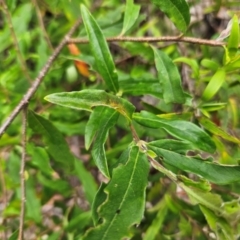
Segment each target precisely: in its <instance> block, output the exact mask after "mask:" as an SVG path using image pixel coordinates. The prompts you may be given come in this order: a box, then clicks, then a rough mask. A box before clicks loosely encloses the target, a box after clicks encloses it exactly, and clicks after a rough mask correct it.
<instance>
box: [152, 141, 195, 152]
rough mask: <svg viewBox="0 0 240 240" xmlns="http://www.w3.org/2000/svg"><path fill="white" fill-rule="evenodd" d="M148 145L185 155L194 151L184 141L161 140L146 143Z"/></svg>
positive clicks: (191, 146)
mask: <svg viewBox="0 0 240 240" xmlns="http://www.w3.org/2000/svg"><path fill="white" fill-rule="evenodd" d="M148 145H150V146H153V147H157V148H164V149H166V150H169V151H173V152H177V153H181V154H185V153H186V152H187V151H188V150H194V147H193V145H192V144H190V143H188V142H184V141H178V140H173V139H161V140H156V141H152V142H150V143H148Z"/></svg>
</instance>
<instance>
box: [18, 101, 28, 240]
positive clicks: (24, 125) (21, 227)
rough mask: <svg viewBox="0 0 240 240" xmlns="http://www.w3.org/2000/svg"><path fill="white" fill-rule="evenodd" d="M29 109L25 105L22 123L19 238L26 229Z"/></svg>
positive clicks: (21, 237)
mask: <svg viewBox="0 0 240 240" xmlns="http://www.w3.org/2000/svg"><path fill="white" fill-rule="evenodd" d="M27 109H28V104H26V105H24V107H23V112H22V113H23V123H22V158H21V169H20V180H21V213H20V220H19V234H18V240H22V239H24V238H23V231H24V217H25V202H26V187H25V177H24V172H25V163H26V145H27Z"/></svg>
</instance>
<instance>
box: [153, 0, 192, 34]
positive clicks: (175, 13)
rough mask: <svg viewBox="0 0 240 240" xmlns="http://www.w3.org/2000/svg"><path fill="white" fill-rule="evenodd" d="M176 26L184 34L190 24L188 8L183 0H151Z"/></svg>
mask: <svg viewBox="0 0 240 240" xmlns="http://www.w3.org/2000/svg"><path fill="white" fill-rule="evenodd" d="M152 2H153V3H154V4H156V5H157V6H158V7H159V8H160V9H161V11H163V12H164V13H165V14H166V15H167V16H168V17H169V18H170V19H171V20H172V21H173V23H174V24H175V25H176V27H177V28H178V29H179V30H180V31H182V32H185V31H186V30H187V27H188V25H189V23H190V13H189V7H188V4H187V2H186V1H185V0H152Z"/></svg>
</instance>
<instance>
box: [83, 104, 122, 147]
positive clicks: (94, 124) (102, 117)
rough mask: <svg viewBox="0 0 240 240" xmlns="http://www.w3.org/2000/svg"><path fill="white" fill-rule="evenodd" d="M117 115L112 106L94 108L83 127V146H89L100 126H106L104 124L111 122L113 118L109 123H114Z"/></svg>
mask: <svg viewBox="0 0 240 240" xmlns="http://www.w3.org/2000/svg"><path fill="white" fill-rule="evenodd" d="M114 116H115V118H114ZM117 117H118V112H117V111H115V110H114V109H112V108H107V107H104V106H103V107H102V106H99V107H96V108H94V110H93V112H92V114H91V116H90V118H89V120H88V122H87V125H86V128H85V148H86V149H87V150H88V149H89V148H90V146H91V144H92V142H93V140H94V138H96V135H97V133H98V132H99V130H100V128H102V127H103V128H106V127H107V126H106V125H107V124H109V123H111V122H112V121H113V120H114V121H113V122H112V123H111V125H114V124H115V123H116V120H117ZM106 123H107V124H106ZM109 128H110V127H109Z"/></svg>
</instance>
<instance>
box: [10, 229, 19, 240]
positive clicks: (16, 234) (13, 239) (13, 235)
mask: <svg viewBox="0 0 240 240" xmlns="http://www.w3.org/2000/svg"><path fill="white" fill-rule="evenodd" d="M18 235H19V230H16V231H15V232H14V233H13V234H12V235H11V236H10V237H9V239H8V240H17V239H18Z"/></svg>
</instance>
